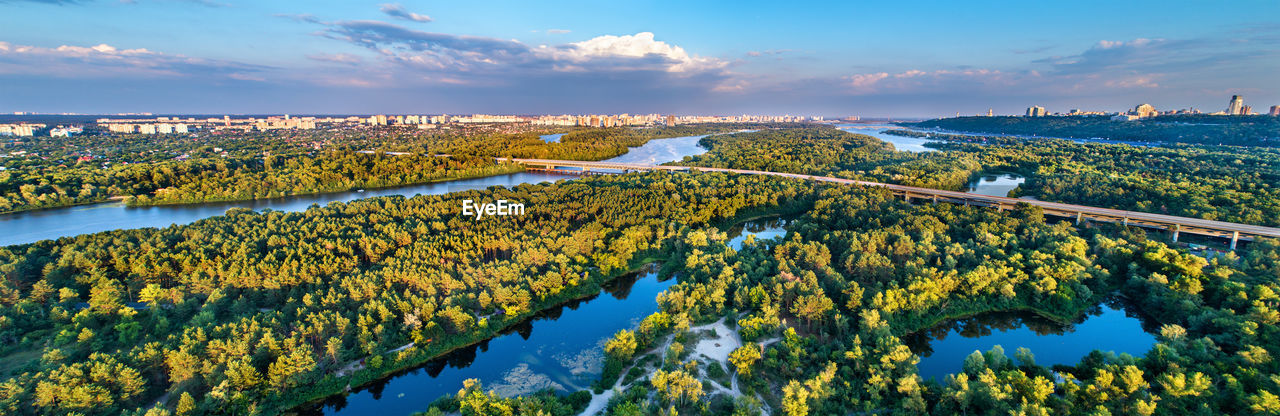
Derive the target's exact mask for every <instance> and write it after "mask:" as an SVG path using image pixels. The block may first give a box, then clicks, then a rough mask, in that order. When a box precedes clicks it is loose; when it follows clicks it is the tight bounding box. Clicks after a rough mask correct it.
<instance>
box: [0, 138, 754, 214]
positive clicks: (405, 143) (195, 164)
mask: <svg viewBox="0 0 1280 416" xmlns="http://www.w3.org/2000/svg"><path fill="white" fill-rule="evenodd" d="M742 127H744V126H738V125H714V124H713V125H692V126H676V127H654V128H647V129H635V128H612V129H589V128H582V129H576V130H574V131H572V132H569V133H567V134H566V135H565V136H564V137H563V138H562V139H561V140H560V142H559V143H547V142H545V141H543V140H542V139H540V138H539V136H538V134H535V133H520V134H482V135H474V134H462V133H458V134H451V133H440V132H417V131H413V132H410V133H406V132H404V131H378V130H343V129H332V130H314V131H273V132H242V133H227V134H217V135H214V134H206V135H202V136H191V135H165V136H156V137H152V136H144V135H123V136H92V135H86V136H75V137H71V138H32V139H31V140H28V141H26V142H24V144H22V145H21V146H19V147H18V148H15V149H14V151H17V152H27V154H24V155H17V156H14V157H9V158H5V159H3V160H0V166H3V167H4V168H5V169H3V170H0V214H3V213H9V212H18V211H26V210H33V209H42V208H54V207H63V206H69V205H76V204H85V203H95V202H102V201H105V200H107V199H109V198H112V197H121V198H123V197H129V198H130V201H131V203H135V204H157V203H162V204H174V203H193V202H209V201H233V200H246V199H256V198H271V197H277V196H288V195H299V194H309V193H320V192H335V191H345V190H350V189H355V188H372V187H382V186H399V185H412V184H419V183H425V182H432V181H437V180H445V179H453V178H465V177H476V176H487V175H495V174H502V173H511V172H514V171H518V170H519V168H518V167H513V166H496V165H495V164H494V163H493V162H492V161H491V160H487V159H486V158H490V157H500V156H501V157H522V158H549V159H570V160H601V159H607V158H611V157H615V156H618V155H621V154H623V153H626V152H627V149H628V147H634V146H640V145H643V144H644V143H646V142H648V141H649V140H651V139H655V138H666V137H678V136H687V135H696V134H709V133H714V132H727V131H732V130H736V129H738V128H742ZM361 151H380V152H397V153H411V154H414V155H424V156H430V155H437V154H450V155H454V156H455V157H454V158H452V159H450V160H448V161H444V160H437V159H431V158H429V157H418V156H398V157H390V156H382V155H378V156H369V155H360V154H357V152H361Z"/></svg>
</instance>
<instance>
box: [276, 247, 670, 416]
mask: <svg viewBox="0 0 1280 416" xmlns="http://www.w3.org/2000/svg"><path fill="white" fill-rule="evenodd" d="M660 252H661V251H660V250H650V252H649V253H645V254H646V255H645V256H644V257H642V258H640V259H639V260H635V261H632V262H630V264H629V265H628V267H627V268H626V269H625V270H619V271H615V272H613V273H609V274H608V275H597V276H593V277H591V278H590V279H589V280H588V281H587V282H585V283H583V284H579V285H577V286H574V287H572V288H567V289H565V290H564V291H562V292H560V293H559V294H557V295H556V296H554V297H550V298H548V299H546V300H544V301H541V302H536V303H535V304H534V307H531V308H529V311H527V312H524V313H521V314H517V315H511V316H505V317H502V318H498V319H496V320H495V319H493V317H489V318H488V319H482V320H481V321H480V322H483V323H477V326H479V327H481V328H483V329H485V330H484V331H472V332H469V333H466V334H459V335H458V336H455V337H452V338H450V339H449V340H442V341H440V342H436V343H432V344H431V345H429V346H428V347H425V348H423V347H420V346H416V345H415V346H406V347H400V348H396V349H392V350H388V351H386V352H383V353H381V354H378V355H373V356H368V357H365V358H364V359H362V360H363V361H365V362H366V363H369V362H371V360H372V359H373V357H381V361H382V362H383V363H382V365H380V366H377V367H374V366H372V365H368V366H365V367H364V368H361V369H358V370H355V371H351V372H349V373H348V374H347V375H345V376H342V377H335V376H334V374H333V373H330V374H328V375H326V376H325V378H324V380H322V381H321V382H319V383H316V384H314V385H313V388H312V389H311V391H309V392H296V391H295V392H291V393H290V396H291V397H289V398H282V399H280V400H279V401H277V402H276V404H274V405H272V406H271V409H270V410H268V411H267V412H266V413H268V414H277V413H284V412H287V411H298V410H304V408H308V407H319V406H321V405H323V403H324V401H325V400H326V399H329V398H330V397H332V396H335V395H340V394H345V393H346V392H350V391H355V390H359V389H360V388H363V387H368V386H370V385H373V384H376V383H377V382H380V381H383V380H386V379H389V378H391V377H394V376H396V375H398V374H401V373H403V372H405V371H409V370H412V369H414V368H417V367H420V366H422V365H423V364H426V363H428V362H430V361H432V360H435V359H440V358H444V357H447V356H449V354H451V353H454V352H457V351H459V350H463V349H466V348H470V347H473V346H476V345H477V344H480V343H482V342H485V341H488V340H490V339H493V338H495V337H497V336H500V335H502V334H504V333H507V332H509V331H511V330H513V329H515V328H516V327H518V326H519V325H521V324H524V323H526V322H528V321H530V320H532V319H536V318H538V317H539V315H540V314H542V313H544V312H546V311H548V310H552V309H554V308H557V307H561V306H564V305H567V304H571V303H574V302H578V301H581V300H584V299H587V298H590V297H592V296H596V295H598V294H600V293H602V292H603V291H604V287H605V285H607V284H608V283H610V282H613V281H614V280H616V279H618V278H620V277H622V276H626V275H629V274H632V273H638V272H641V271H643V270H644V269H645V268H647V267H651V265H655V264H658V263H663V262H664V261H665V259H662V258H660V257H658V256H657V254H658V253H660ZM459 388H461V387H459ZM432 399H434V398H432ZM422 410H426V409H425V408H424V409H422Z"/></svg>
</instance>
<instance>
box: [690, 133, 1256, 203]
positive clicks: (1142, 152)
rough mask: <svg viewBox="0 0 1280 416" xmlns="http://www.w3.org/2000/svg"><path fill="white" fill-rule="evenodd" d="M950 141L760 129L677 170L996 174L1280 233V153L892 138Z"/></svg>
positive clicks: (947, 181) (1034, 187)
mask: <svg viewBox="0 0 1280 416" xmlns="http://www.w3.org/2000/svg"><path fill="white" fill-rule="evenodd" d="M888 133H892V134H902V135H919V136H928V137H931V138H934V139H941V140H944V142H942V143H938V144H934V145H932V146H933V147H934V148H935V149H937V150H938V151H934V152H919V153H911V152H896V151H893V149H892V147H891V146H889V145H888V144H886V143H884V142H881V141H879V140H877V139H875V138H872V137H868V136H862V135H857V134H852V133H848V132H844V131H840V130H837V129H834V128H827V127H821V128H806V129H786V130H762V131H758V132H752V133H737V134H730V135H717V136H710V137H706V138H704V139H702V140H701V143H703V144H704V145H705V146H708V147H709V148H710V149H711V150H710V151H709V152H707V153H706V154H703V155H699V156H695V157H691V158H688V159H686V160H685V161H682V162H678V163H676V164H680V165H685V166H707V167H719V168H739V169H757V170H771V171H778V172H793V173H804V174H813V175H827V176H835V177H841V178H848V179H860V180H869V181H876V182H885V183H896V184H903V185H912V186H922V187H929V188H937V189H947V190H963V189H964V188H965V186H966V184H967V183H969V182H970V181H971V180H973V178H975V177H977V176H979V175H983V174H988V173H994V172H1006V173H1017V174H1019V175H1022V176H1024V177H1026V178H1027V181H1026V183H1025V184H1023V185H1022V186H1021V187H1020V188H1019V189H1018V190H1016V192H1017V194H1016V195H1014V196H1032V197H1036V198H1038V199H1041V200H1046V201H1056V202H1065V203H1073V204H1081V205H1090V206H1098V207H1106V208H1118V209H1125V210H1132V211H1143V212H1153V213H1159V214H1169V215H1179V216H1186V217H1196V218H1205V219H1212V220H1218V221H1229V222H1239V223H1247V224H1258V225H1268V226H1276V225H1280V150H1277V149H1273V148H1241V147H1231V146H1195V145H1165V146H1130V145H1125V144H1111V143H1076V142H1072V141H1068V140H1053V139H1037V140H1028V139H1020V138H986V137H977V136H958V135H949V134H939V133H919V132H910V131H900V130H890V131H889V132H888Z"/></svg>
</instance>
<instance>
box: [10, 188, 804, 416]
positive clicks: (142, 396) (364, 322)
mask: <svg viewBox="0 0 1280 416" xmlns="http://www.w3.org/2000/svg"><path fill="white" fill-rule="evenodd" d="M810 189H811V187H809V186H807V185H800V184H799V183H798V182H794V181H784V180H778V179H773V178H765V177H750V176H727V175H683V174H670V173H666V174H664V173H653V174H646V175H627V176H614V177H592V178H584V179H582V180H576V181H560V182H558V183H546V184H540V185H521V186H518V187H515V188H514V189H506V188H501V187H493V188H489V189H487V190H483V191H468V192H460V193H453V194H449V195H445V196H418V197H414V198H411V199H404V198H400V197H394V198H372V199H367V200H360V201H356V202H351V203H333V204H330V205H328V206H326V207H323V208H321V207H316V208H312V209H309V210H307V211H305V212H289V213H286V212H273V211H267V212H262V213H255V212H252V211H247V210H232V211H230V212H229V213H228V215H226V216H220V217H214V218H209V219H205V220H201V221H198V222H196V223H193V224H190V225H183V226H171V227H167V228H163V229H151V228H147V229H137V230H118V231H112V232H104V233H98V234H88V235H81V236H77V237H67V238H62V239H59V240H56V241H41V242H38V243H33V244H25V245H17V246H10V247H6V248H0V273H3V275H4V277H5V278H4V279H2V280H0V346H2V347H0V363H3V366H2V367H0V376H3V377H4V378H5V380H4V381H3V382H0V413H6V414H72V413H75V414H86V415H87V414H117V413H119V412H122V411H127V412H133V413H141V412H144V411H148V409H150V408H152V403H153V402H155V401H156V400H157V399H162V401H163V403H161V404H160V407H161V408H163V409H165V411H170V412H175V413H177V414H187V413H189V412H192V411H196V412H200V413H205V412H222V413H237V414H246V413H256V412H261V413H268V414H270V413H277V412H280V411H283V410H286V409H289V408H291V407H293V406H295V405H298V404H300V403H301V402H304V401H307V400H310V399H315V398H320V397H324V396H327V395H330V394H334V393H337V392H340V391H342V389H343V388H344V387H346V386H348V385H356V386H358V385H360V384H363V383H365V382H368V381H371V380H375V379H378V378H380V377H382V376H384V375H386V374H389V373H392V372H394V371H396V370H400V369H403V368H405V367H409V366H413V365H415V364H418V363H421V362H423V361H424V360H426V359H429V358H432V357H436V356H439V355H440V354H443V353H445V352H448V351H450V350H452V349H454V348H458V347H462V346H465V345H469V344H471V343H474V342H477V341H480V340H482V339H485V338H487V337H489V336H492V335H493V334H495V333H497V332H498V331H499V330H501V329H503V328H505V327H507V326H510V325H513V324H515V323H518V322H520V321H521V320H522V319H523V318H526V317H528V316H530V315H532V314H533V313H536V312H537V311H540V310H542V309H544V308H546V307H549V306H551V305H555V304H557V303H559V302H562V301H564V300H566V299H572V298H578V297H583V296H587V295H591V294H595V293H598V291H599V286H600V284H601V283H602V282H604V281H606V280H608V279H610V278H612V277H613V276H616V275H618V274H620V273H623V272H625V271H627V270H629V269H631V268H632V267H635V266H637V265H639V264H642V263H648V262H650V261H653V260H660V259H662V258H664V253H666V252H668V251H669V250H671V247H670V245H671V244H673V241H675V239H676V238H678V237H679V236H681V235H683V234H685V233H687V232H689V230H690V229H691V228H692V229H696V228H703V227H711V226H714V225H717V224H721V223H723V222H726V221H730V220H732V219H733V218H735V217H739V216H745V215H753V214H759V213H769V212H777V211H780V210H786V211H795V210H801V209H804V208H805V207H807V205H808V202H807V201H808V198H810V197H811V195H812V194H811V192H810ZM747 190H749V191H747ZM500 198H501V199H507V200H514V201H520V202H522V203H524V204H525V205H526V206H527V207H528V208H527V210H528V211H527V213H526V214H525V215H523V216H516V217H491V218H488V219H485V220H481V221H476V220H475V219H474V218H471V217H466V218H464V217H462V216H461V215H460V214H459V211H460V206H461V205H460V204H461V202H460V201H461V200H462V199H475V200H481V201H484V200H495V199H500ZM409 343H412V346H411V347H409V348H405V349H403V350H399V351H398V352H396V353H390V354H385V353H384V352H386V351H389V350H392V349H395V348H396V347H401V346H405V345H407V344H409ZM360 359H366V361H365V362H366V363H367V365H365V366H356V367H355V370H354V371H351V372H348V373H343V374H339V373H338V370H339V369H342V368H344V367H345V366H347V365H348V364H350V363H352V362H353V361H357V360H360ZM156 412H160V410H156Z"/></svg>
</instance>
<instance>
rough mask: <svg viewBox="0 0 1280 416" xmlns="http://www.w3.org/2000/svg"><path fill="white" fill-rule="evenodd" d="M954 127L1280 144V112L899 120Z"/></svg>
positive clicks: (973, 130)
mask: <svg viewBox="0 0 1280 416" xmlns="http://www.w3.org/2000/svg"><path fill="white" fill-rule="evenodd" d="M900 124H902V125H904V126H909V127H918V128H930V129H944V130H950V131H954V132H968V133H994V134H1014V135H1021V136H1040V137H1059V138H1075V139H1093V138H1103V139H1111V140H1123V141H1135V142H1151V143H1191V144H1206V145H1232V146H1262V147H1278V146H1280V117H1274V116H1210V115H1193V114H1186V115H1169V116H1158V117H1151V118H1144V119H1138V120H1132V121H1122V120H1112V119H1111V118H1110V117H1074V116H1073V117H1066V116H1051V117H1016V116H1015V117H954V118H940V119H935V120H927V121H921V122H918V123H900Z"/></svg>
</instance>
